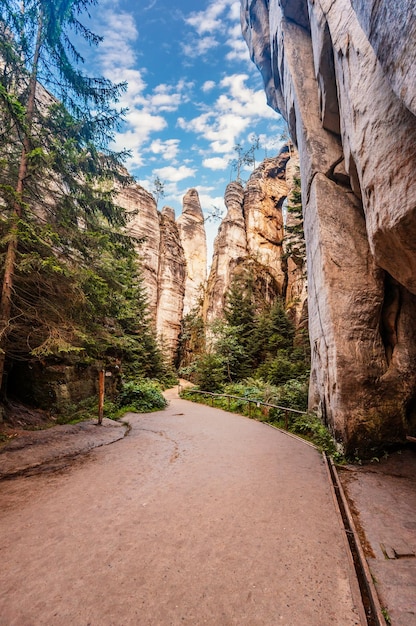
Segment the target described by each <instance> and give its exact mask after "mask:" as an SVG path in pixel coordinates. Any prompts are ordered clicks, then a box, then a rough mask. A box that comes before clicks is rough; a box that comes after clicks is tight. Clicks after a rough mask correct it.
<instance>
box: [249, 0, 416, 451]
mask: <svg viewBox="0 0 416 626" xmlns="http://www.w3.org/2000/svg"><path fill="white" fill-rule="evenodd" d="M410 5H412V6H413V8H411V6H410ZM410 5H409V3H404V2H397V3H391V2H389V0H373V1H370V2H368V3H361V2H358V0H352V1H351V0H285V1H283V0H281V1H280V2H279V3H278V2H272V3H268V2H266V0H242V29H243V34H244V37H245V39H246V41H247V44H248V47H249V50H250V53H251V57H252V59H253V61H254V62H255V63H256V64H257V66H258V67H259V69H260V71H261V73H262V75H263V80H264V85H265V91H266V94H267V100H268V102H269V104H270V105H271V106H272V107H273V108H275V109H276V110H278V111H280V112H281V113H282V115H283V116H284V117H285V118H286V120H287V122H288V126H289V132H290V134H291V137H292V139H293V141H294V142H295V144H296V145H297V146H298V149H299V154H300V170H301V179H302V197H303V207H304V225H305V238H306V243H307V258H308V260H307V263H308V282H309V299H308V302H309V329H310V339H311V346H312V374H311V388H310V406H311V408H316V409H318V411H321V413H322V414H323V416H324V419H325V421H327V422H328V423H329V425H330V426H331V427H332V429H333V431H334V433H335V434H336V436H337V437H338V438H339V439H340V440H342V441H343V442H344V444H345V447H346V450H347V451H349V452H355V451H356V450H358V451H362V452H363V453H365V452H366V451H368V450H370V449H371V448H373V447H377V446H380V445H383V444H385V443H392V442H395V441H401V440H404V437H405V435H406V433H410V434H415V433H414V432H413V433H412V428H414V424H413V426H412V420H411V419H410V418H409V409H408V407H409V406H410V405H411V402H412V398H414V397H415V393H416V359H415V354H416V344H415V337H414V335H415V330H414V329H415V328H416V307H415V306H414V303H415V295H416V246H415V244H414V242H415V241H416V175H415V174H416V117H415V113H416V111H415V102H416V70H415V68H416V63H415V55H416V44H415V41H416V37H415V36H414V35H415V32H416V19H415V12H414V9H415V7H414V1H413V0H412V2H411V3H410ZM403 33H406V34H408V35H409V37H403ZM413 421H414V420H413Z"/></svg>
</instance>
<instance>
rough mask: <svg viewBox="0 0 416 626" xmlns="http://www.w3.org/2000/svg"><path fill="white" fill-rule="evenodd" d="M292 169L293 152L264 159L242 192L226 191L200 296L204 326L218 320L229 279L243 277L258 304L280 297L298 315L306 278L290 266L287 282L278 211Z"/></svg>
mask: <svg viewBox="0 0 416 626" xmlns="http://www.w3.org/2000/svg"><path fill="white" fill-rule="evenodd" d="M289 164H291V165H289ZM296 164H297V154H296V151H295V150H292V152H290V151H289V149H288V148H287V147H286V148H284V149H283V150H282V151H281V152H280V154H279V155H278V156H277V157H274V158H269V159H265V160H264V161H263V162H262V163H261V164H260V165H259V166H258V167H257V168H256V169H255V170H254V172H253V173H252V174H251V176H250V178H249V180H248V182H247V184H246V186H245V188H244V187H243V186H242V185H241V184H240V183H239V182H232V183H230V184H229V185H228V186H227V188H226V191H225V198H224V200H225V205H226V207H227V213H226V215H225V217H224V219H223V221H222V222H221V225H220V228H219V231H218V235H217V237H216V240H215V242H214V254H213V260H212V266H211V271H210V275H209V278H208V284H207V289H206V295H205V303H204V317H205V321H206V322H207V323H208V324H209V323H211V322H213V321H214V320H215V319H217V318H220V317H221V316H222V315H223V310H224V306H225V303H226V295H227V291H228V289H229V287H230V285H231V283H232V280H233V278H234V277H236V276H237V275H239V274H242V273H245V274H246V275H247V276H250V277H251V278H252V279H253V280H254V289H255V291H256V292H257V295H258V296H259V298H260V299H263V300H264V301H266V302H267V301H268V302H271V301H273V300H274V298H275V297H276V296H277V295H279V296H281V297H283V298H285V299H286V304H287V306H288V307H289V308H291V307H295V309H296V310H297V307H300V309H302V306H303V303H304V300H305V298H306V289H305V285H306V275H305V273H304V272H301V274H300V275H298V274H296V271H295V268H292V266H291V267H290V270H291V272H290V276H289V273H288V261H287V258H286V254H285V249H284V243H283V242H284V237H285V229H284V224H283V221H284V220H283V208H284V204H285V201H286V200H287V197H288V195H290V190H291V188H292V186H293V178H294V176H295V174H296V173H297V170H296ZM295 274H296V276H295ZM295 282H296V283H297V287H296V288H295V287H294V285H295ZM293 317H294V319H295V321H298V319H300V317H301V316H300V314H299V315H297V314H296V312H295V313H294V316H293Z"/></svg>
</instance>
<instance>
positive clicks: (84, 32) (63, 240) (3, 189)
mask: <svg viewBox="0 0 416 626" xmlns="http://www.w3.org/2000/svg"><path fill="white" fill-rule="evenodd" d="M95 4H96V1H95V0H61V1H60V2H49V1H46V0H40V1H38V0H36V2H35V1H34V0H28V1H27V2H24V3H20V2H18V1H17V0H5V1H4V2H2V3H1V7H0V59H1V65H2V71H1V74H0V129H1V130H0V259H1V264H2V268H3V273H2V276H1V280H2V293H1V300H0V388H1V387H2V382H3V378H4V379H5V381H6V377H4V374H6V375H7V378H8V381H7V383H8V384H10V383H11V380H12V377H13V372H14V365H15V364H19V368H20V369H21V366H22V364H26V365H27V367H28V368H30V367H32V365H33V364H40V363H41V364H45V365H47V364H48V363H53V364H54V363H66V362H68V363H70V364H74V362H77V361H78V362H80V363H83V364H86V363H87V364H88V363H92V362H94V361H96V362H98V363H100V364H102V363H104V364H107V365H108V364H110V365H114V364H119V365H120V366H121V369H122V373H123V378H124V380H126V381H129V380H142V379H143V378H146V377H149V378H157V379H159V380H161V381H163V382H165V383H168V382H170V381H172V379H173V375H172V373H171V371H170V369H169V367H167V365H166V363H165V362H164V359H163V356H162V354H161V351H160V349H159V347H158V345H157V342H156V338H155V335H154V331H153V329H152V326H151V323H150V319H149V312H148V303H147V299H146V296H145V291H144V285H143V279H142V276H141V273H140V269H139V266H140V263H139V257H138V249H139V244H140V242H139V241H137V240H133V239H132V238H131V237H128V236H127V235H126V234H125V232H126V231H125V227H126V224H127V222H128V219H129V215H128V214H127V213H126V211H124V210H123V209H122V208H121V207H120V206H118V204H117V195H116V194H117V190H118V189H120V188H122V187H123V186H125V185H127V184H129V183H130V182H131V178H130V176H129V175H128V173H127V172H126V171H125V170H124V169H123V167H122V163H123V160H124V158H125V156H126V153H117V152H114V151H112V150H111V149H110V148H109V145H110V142H111V140H112V139H113V136H114V132H115V130H116V129H117V128H118V125H119V124H120V123H121V121H122V119H123V111H122V110H120V109H119V107H118V105H117V103H118V100H119V98H120V95H121V94H122V93H123V91H124V90H125V88H126V85H125V84H122V83H120V84H113V83H111V82H110V81H109V80H107V79H105V78H102V77H90V76H88V75H86V74H85V72H84V70H83V67H82V66H83V62H84V61H83V58H82V56H81V54H80V53H79V52H78V50H77V48H76V47H75V44H79V45H82V46H83V47H84V48H85V49H87V48H88V46H90V47H92V48H94V47H96V46H97V45H98V44H99V43H100V40H101V39H100V37H98V36H96V35H95V34H94V33H92V32H91V31H90V30H89V29H88V27H86V26H85V25H84V24H83V23H82V20H83V19H84V20H86V21H88V11H89V8H90V7H92V6H94V5H95ZM159 191H160V192H162V191H163V189H162V187H161V186H160V189H159ZM100 367H102V365H100ZM15 388H16V385H15ZM4 391H7V389H6V384H3V392H4ZM79 410H80V411H81V412H82V411H83V406H82V405H80V407H79ZM77 411H78V409H77V408H76V407H75V406H72V407H69V410H68V411H67V413H68V414H72V415H74V416H75V413H77ZM74 419H77V418H76V417H74Z"/></svg>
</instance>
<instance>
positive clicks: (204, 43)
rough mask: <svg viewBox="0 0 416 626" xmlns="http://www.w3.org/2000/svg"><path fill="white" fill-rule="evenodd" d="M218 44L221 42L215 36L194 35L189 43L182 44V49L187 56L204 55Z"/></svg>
mask: <svg viewBox="0 0 416 626" xmlns="http://www.w3.org/2000/svg"><path fill="white" fill-rule="evenodd" d="M217 46H219V42H218V41H217V40H216V39H215V37H212V36H207V37H200V38H197V37H193V38H191V40H190V41H189V42H188V43H184V44H182V51H183V53H184V55H185V56H186V57H190V58H193V57H202V56H205V55H206V54H207V52H210V51H211V50H212V49H213V48H216V47H217Z"/></svg>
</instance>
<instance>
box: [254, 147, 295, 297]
mask: <svg viewBox="0 0 416 626" xmlns="http://www.w3.org/2000/svg"><path fill="white" fill-rule="evenodd" d="M288 160H289V152H288V151H284V152H282V153H281V154H279V156H278V157H277V158H274V159H265V160H264V161H263V162H262V163H261V165H260V166H259V167H258V168H257V169H256V170H255V171H254V172H253V173H252V175H251V176H250V178H249V180H248V182H247V185H246V189H245V193H244V218H245V225H246V233H247V251H248V254H249V255H250V256H252V257H253V259H255V260H256V261H257V262H258V263H260V264H261V265H264V266H265V267H268V268H269V270H270V274H271V275H272V276H273V278H274V279H275V280H276V282H277V284H278V285H279V286H280V291H282V289H283V284H284V282H285V274H284V271H283V268H282V240H283V234H284V233H283V214H282V206H283V203H284V200H285V199H286V197H287V192H288V190H287V184H286V164H287V162H288Z"/></svg>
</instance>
